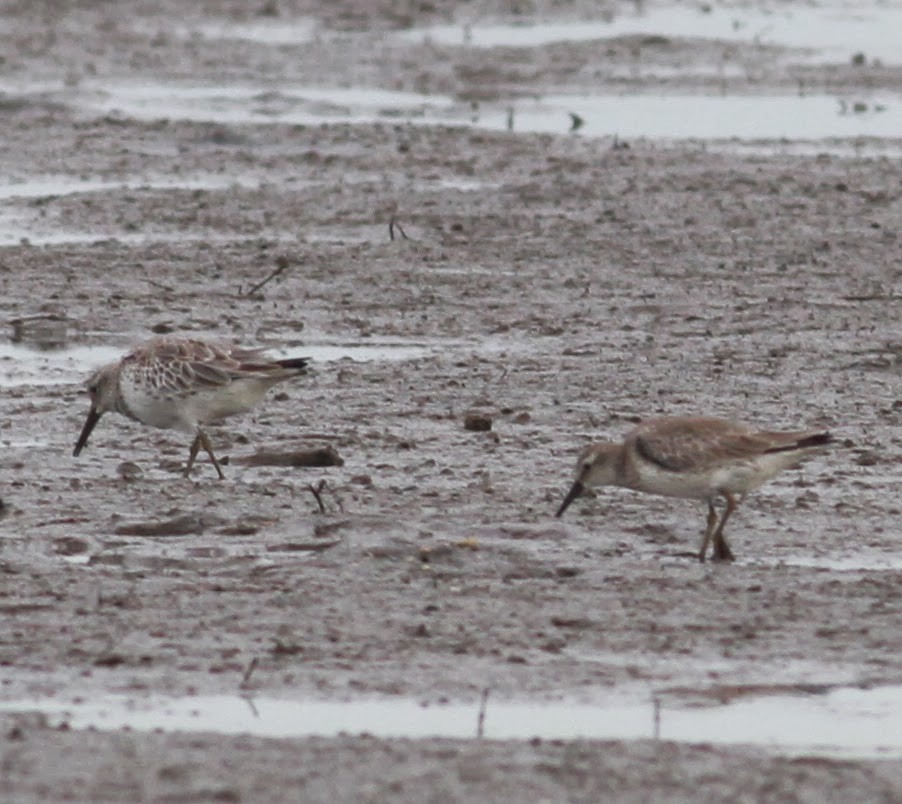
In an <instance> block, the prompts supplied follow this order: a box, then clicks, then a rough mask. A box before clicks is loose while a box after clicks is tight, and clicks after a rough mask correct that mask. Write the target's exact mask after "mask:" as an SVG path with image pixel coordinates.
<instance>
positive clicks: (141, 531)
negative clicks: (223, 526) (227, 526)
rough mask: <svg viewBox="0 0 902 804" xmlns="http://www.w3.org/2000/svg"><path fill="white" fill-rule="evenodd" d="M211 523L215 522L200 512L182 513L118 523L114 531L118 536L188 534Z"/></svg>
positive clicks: (202, 530)
mask: <svg viewBox="0 0 902 804" xmlns="http://www.w3.org/2000/svg"><path fill="white" fill-rule="evenodd" d="M212 524H215V523H214V522H212V521H211V520H210V517H204V516H201V515H200V514H182V515H181V516H176V517H172V519H160V520H156V521H150V522H128V523H126V524H124V525H119V527H117V528H116V530H115V533H116V534H117V535H119V536H189V535H191V534H195V533H197V534H200V533H203V532H204V531H205V530H206V529H207V528H208V527H209V526H210V525H212Z"/></svg>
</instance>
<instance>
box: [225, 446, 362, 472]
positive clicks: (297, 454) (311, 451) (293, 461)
mask: <svg viewBox="0 0 902 804" xmlns="http://www.w3.org/2000/svg"><path fill="white" fill-rule="evenodd" d="M232 462H233V463H240V464H242V465H244V466H295V467H297V466H312V467H322V466H344V460H343V459H342V457H341V456H340V455H339V454H338V452H337V451H336V450H335V447H333V446H332V445H331V444H327V445H325V446H318V447H307V448H301V449H293V450H287V451H282V450H274V449H261V450H258V451H257V452H255V453H254V454H253V455H244V456H240V457H238V458H232Z"/></svg>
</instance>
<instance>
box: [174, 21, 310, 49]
mask: <svg viewBox="0 0 902 804" xmlns="http://www.w3.org/2000/svg"><path fill="white" fill-rule="evenodd" d="M179 34H180V35H181V36H183V37H187V38H191V37H194V36H200V37H202V38H204V39H214V40H218V39H223V40H230V39H231V40H237V41H242V42H254V43H255V44H258V45H273V46H276V47H278V46H281V45H301V44H303V43H305V42H311V41H313V40H314V39H315V38H316V36H317V24H316V21H315V20H312V19H305V18H301V19H291V20H288V19H251V20H244V21H242V22H240V23H237V22H218V23H210V22H205V23H201V24H199V25H198V26H196V27H194V28H183V29H181V30H179Z"/></svg>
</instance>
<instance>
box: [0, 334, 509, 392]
mask: <svg viewBox="0 0 902 804" xmlns="http://www.w3.org/2000/svg"><path fill="white" fill-rule="evenodd" d="M183 334H184V335H185V336H189V335H191V333H183ZM195 334H196V335H197V336H198V337H203V335H202V334H200V333H195ZM211 337H212V338H213V339H214V340H215V339H216V336H211ZM137 340H139V339H138V338H136V339H135V341H136V342H137ZM521 346H522V345H521ZM511 348H517V344H515V343H510V342H508V341H507V340H505V339H488V340H484V341H480V342H479V343H476V344H469V343H467V342H464V341H445V340H403V339H390V338H384V339H379V338H372V339H367V340H366V341H365V342H360V341H337V340H324V341H320V342H314V343H309V344H307V345H304V346H300V347H297V348H293V349H291V350H290V351H289V350H285V349H270V350H269V352H270V353H271V354H272V355H273V356H277V357H283V358H288V357H309V358H310V359H311V360H312V361H313V362H314V363H331V362H335V361H339V360H353V361H358V362H363V363H369V362H379V361H387V362H391V361H401V360H416V359H418V358H422V357H428V356H430V355H433V354H436V353H440V352H445V351H447V350H449V349H453V350H455V351H461V352H466V351H474V352H478V353H480V354H486V353H491V354H496V353H498V352H499V351H505V350H508V349H511ZM127 351H128V346H127V345H124V346H71V347H67V348H62V349H53V350H38V349H31V348H29V347H27V346H21V345H18V344H13V343H0V388H13V387H17V386H23V385H41V386H51V385H64V384H68V383H74V382H78V383H80V382H83V381H84V380H85V378H86V376H87V375H88V374H89V373H90V372H91V371H92V370H93V369H95V368H97V367H99V366H102V365H104V364H105V363H109V362H112V361H114V360H118V359H119V358H120V357H122V356H123V355H124V354H125V353H126V352H127Z"/></svg>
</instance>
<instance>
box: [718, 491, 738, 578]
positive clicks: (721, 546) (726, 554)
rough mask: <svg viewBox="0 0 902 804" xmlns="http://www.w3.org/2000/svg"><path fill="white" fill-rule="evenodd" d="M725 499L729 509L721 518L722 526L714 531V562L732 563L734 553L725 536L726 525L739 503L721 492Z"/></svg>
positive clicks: (728, 493)
mask: <svg viewBox="0 0 902 804" xmlns="http://www.w3.org/2000/svg"><path fill="white" fill-rule="evenodd" d="M721 494H722V495H723V498H724V499H725V500H726V501H727V507H726V509H725V510H724V512H723V516H722V517H721V518H720V524H719V525H718V526H717V530H715V531H714V535H713V537H712V538H713V539H714V560H715V561H732V560H733V551H732V550H731V549H730V545H728V544H727V540H726V538H724V535H723V529H724V525H726V524H727V520H728V519H729V518H730V515H731V514H732V513H733V511H735V510H736V506H737V505H738V503H737V502H736V498H735V497H734V496H733V495H732V494H730V492H728V491H723V492H721Z"/></svg>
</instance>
